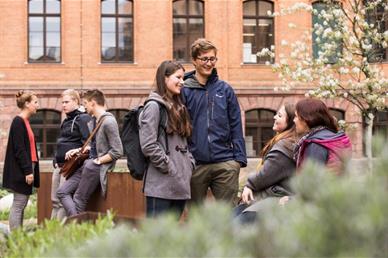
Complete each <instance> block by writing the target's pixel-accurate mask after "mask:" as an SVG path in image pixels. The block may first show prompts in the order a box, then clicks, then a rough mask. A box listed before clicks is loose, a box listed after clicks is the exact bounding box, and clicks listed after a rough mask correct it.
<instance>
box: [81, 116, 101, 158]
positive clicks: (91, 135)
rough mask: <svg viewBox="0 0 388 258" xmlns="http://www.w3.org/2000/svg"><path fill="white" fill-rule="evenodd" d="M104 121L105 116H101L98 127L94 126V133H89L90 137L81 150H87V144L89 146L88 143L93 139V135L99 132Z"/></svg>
mask: <svg viewBox="0 0 388 258" xmlns="http://www.w3.org/2000/svg"><path fill="white" fill-rule="evenodd" d="M103 121H104V118H101V119H100V121H98V124H97V125H96V127H94V129H93V131H92V133H91V134H90V135H89V137H88V139H87V140H86V142H85V143H84V145H83V146H82V148H81V152H83V151H84V150H85V148H86V146H88V144H89V142H90V141H91V140H92V138H93V136H94V135H95V134H96V133H97V131H98V129H99V128H100V127H101V125H102V122H103Z"/></svg>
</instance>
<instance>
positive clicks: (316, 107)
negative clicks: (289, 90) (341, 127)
mask: <svg viewBox="0 0 388 258" xmlns="http://www.w3.org/2000/svg"><path fill="white" fill-rule="evenodd" d="M296 112H297V113H298V117H300V118H301V119H303V121H305V122H306V124H307V126H308V127H309V128H310V129H312V128H314V127H317V126H325V127H327V128H328V129H330V130H332V131H334V132H337V131H338V127H337V122H336V121H335V119H334V117H333V116H332V115H331V114H330V112H329V109H328V108H327V106H326V105H325V103H323V101H322V100H319V99H314V98H306V99H302V100H299V101H298V103H296Z"/></svg>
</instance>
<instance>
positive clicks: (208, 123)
mask: <svg viewBox="0 0 388 258" xmlns="http://www.w3.org/2000/svg"><path fill="white" fill-rule="evenodd" d="M206 100H207V109H206V113H207V141H208V142H209V144H208V146H209V158H210V159H211V150H210V117H209V115H210V114H209V104H210V101H209V92H208V90H207V89H206Z"/></svg>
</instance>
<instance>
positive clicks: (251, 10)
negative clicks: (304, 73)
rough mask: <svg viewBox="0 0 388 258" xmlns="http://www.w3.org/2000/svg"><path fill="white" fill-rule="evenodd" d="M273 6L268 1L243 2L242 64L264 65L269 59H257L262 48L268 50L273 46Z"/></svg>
mask: <svg viewBox="0 0 388 258" xmlns="http://www.w3.org/2000/svg"><path fill="white" fill-rule="evenodd" d="M273 11H274V6H273V3H272V2H269V1H257V0H253V1H252V0H251V1H245V2H244V3H243V62H244V63H254V64H256V63H265V62H266V61H271V62H273V60H271V58H270V57H266V56H264V57H258V56H257V55H256V54H257V52H260V51H261V50H262V49H263V48H268V49H270V48H271V46H272V45H273V44H274V19H273V17H271V16H270V15H268V13H269V12H271V13H273Z"/></svg>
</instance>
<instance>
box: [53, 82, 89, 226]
mask: <svg viewBox="0 0 388 258" xmlns="http://www.w3.org/2000/svg"><path fill="white" fill-rule="evenodd" d="M61 96H62V111H63V112H64V113H65V114H66V118H65V119H64V120H63V122H62V124H61V129H60V132H59V137H58V140H57V149H56V152H55V157H54V160H53V165H54V171H53V175H52V183H51V201H52V206H53V209H52V211H51V218H52V219H63V218H64V217H65V216H66V213H65V210H64V209H63V207H62V204H61V202H60V201H59V199H58V197H57V190H58V187H59V185H61V184H63V182H64V181H65V178H64V177H63V176H61V175H60V171H61V168H62V166H63V164H64V163H65V155H66V152H67V151H69V150H72V149H76V148H80V147H82V145H83V144H84V143H85V141H86V140H87V138H88V136H89V128H88V125H87V123H88V122H89V121H90V119H91V117H90V116H89V115H88V114H86V113H85V111H84V110H83V109H82V107H80V104H81V97H80V95H79V93H78V92H77V91H76V90H74V89H67V90H65V91H63V92H62V95H61Z"/></svg>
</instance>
